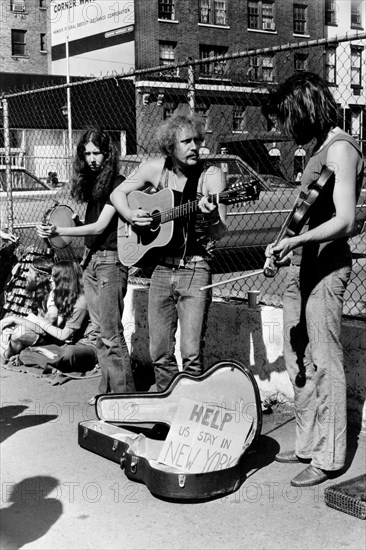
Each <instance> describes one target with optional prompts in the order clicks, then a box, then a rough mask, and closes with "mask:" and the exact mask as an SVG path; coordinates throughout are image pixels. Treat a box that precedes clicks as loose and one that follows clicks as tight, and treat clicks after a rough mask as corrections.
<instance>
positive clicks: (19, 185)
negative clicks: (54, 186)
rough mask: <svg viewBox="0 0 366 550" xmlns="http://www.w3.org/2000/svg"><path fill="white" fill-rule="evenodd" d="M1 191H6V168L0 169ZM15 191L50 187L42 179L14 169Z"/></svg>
mask: <svg viewBox="0 0 366 550" xmlns="http://www.w3.org/2000/svg"><path fill="white" fill-rule="evenodd" d="M0 187H1V191H6V178H5V170H1V171H0ZM12 189H13V191H15V192H16V191H48V190H49V189H50V188H49V187H48V185H46V184H44V183H43V182H42V181H41V180H39V179H36V178H34V177H32V176H31V175H30V174H27V173H26V172H24V171H21V170H19V171H12Z"/></svg>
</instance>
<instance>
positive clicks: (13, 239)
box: [0, 229, 19, 243]
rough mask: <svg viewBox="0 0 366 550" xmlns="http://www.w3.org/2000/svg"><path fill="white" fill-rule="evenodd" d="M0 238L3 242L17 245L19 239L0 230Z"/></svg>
mask: <svg viewBox="0 0 366 550" xmlns="http://www.w3.org/2000/svg"><path fill="white" fill-rule="evenodd" d="M0 237H1V238H2V239H4V241H10V242H12V243H17V242H18V241H19V237H17V236H16V235H14V233H7V232H6V231H3V230H2V229H0Z"/></svg>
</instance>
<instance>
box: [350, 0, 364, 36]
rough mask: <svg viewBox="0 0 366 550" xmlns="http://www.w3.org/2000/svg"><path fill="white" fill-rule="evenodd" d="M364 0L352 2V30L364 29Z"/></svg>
mask: <svg viewBox="0 0 366 550" xmlns="http://www.w3.org/2000/svg"><path fill="white" fill-rule="evenodd" d="M361 14H362V0H351V28H352V29H362V28H363V26H362V15H361Z"/></svg>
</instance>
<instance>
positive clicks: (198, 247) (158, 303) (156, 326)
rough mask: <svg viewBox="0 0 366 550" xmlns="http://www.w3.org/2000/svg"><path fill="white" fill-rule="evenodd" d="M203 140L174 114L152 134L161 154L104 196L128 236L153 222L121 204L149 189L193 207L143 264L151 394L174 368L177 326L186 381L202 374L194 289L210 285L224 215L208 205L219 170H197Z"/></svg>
mask: <svg viewBox="0 0 366 550" xmlns="http://www.w3.org/2000/svg"><path fill="white" fill-rule="evenodd" d="M203 140H204V132H203V126H202V122H201V121H200V119H199V118H198V117H197V116H196V115H186V114H177V115H175V116H173V117H171V118H169V119H167V120H166V121H164V122H163V124H162V125H161V126H160V127H159V128H158V131H157V142H158V145H159V148H160V151H161V153H162V157H160V158H152V159H150V160H148V161H146V162H144V163H143V164H141V166H140V167H139V169H138V170H137V172H134V173H133V174H132V175H131V176H130V177H129V178H127V179H126V180H125V181H124V182H123V183H122V184H121V185H119V186H118V187H117V188H116V189H115V190H114V191H113V193H112V194H111V201H112V204H113V205H114V207H115V209H116V210H117V212H119V214H120V215H121V216H122V217H123V218H124V219H125V220H126V221H127V222H128V223H129V224H131V226H132V228H135V229H138V230H141V231H142V235H143V229H144V228H147V229H148V228H149V227H151V224H152V222H153V218H152V216H151V213H150V212H147V211H146V210H144V209H143V208H136V209H132V210H131V208H130V206H129V202H128V196H129V194H130V193H131V192H133V191H143V190H145V189H147V188H149V187H150V188H151V189H152V191H153V192H155V191H159V190H162V189H164V188H168V189H172V190H174V191H176V192H178V196H181V199H180V203H181V204H183V203H186V202H187V201H191V200H197V197H199V203H198V211H197V213H195V214H190V215H187V216H186V217H183V218H182V219H181V220H180V222H179V223H178V224H177V229H175V231H174V235H177V236H178V238H177V239H175V238H173V240H172V241H171V242H169V243H168V244H167V245H166V246H162V247H157V248H156V249H155V250H154V251H153V256H154V257H153V258H152V255H151V254H149V258H150V259H149V262H150V263H151V264H152V265H154V266H155V268H154V271H153V274H152V277H151V284H150V290H149V306H148V308H149V309H148V318H149V337H150V355H151V359H152V362H153V366H154V370H155V379H156V387H157V390H158V391H161V390H163V389H165V388H166V386H167V385H168V384H169V382H170V381H171V379H172V378H173V376H174V375H175V374H177V373H178V364H177V360H176V357H175V336H176V331H177V323H178V320H179V324H180V332H181V341H180V351H181V356H182V363H183V370H184V371H185V372H187V373H190V374H193V375H199V374H201V373H202V372H203V348H204V337H205V331H206V322H207V314H208V309H209V305H210V302H211V291H210V290H206V291H200V288H201V287H202V286H205V285H209V284H210V282H211V268H210V257H211V254H210V253H211V250H212V247H213V245H214V241H215V240H217V239H220V238H221V237H222V236H223V234H224V233H225V231H226V224H225V221H226V210H225V207H224V206H223V205H222V204H218V205H214V204H212V203H211V202H210V201H209V200H208V195H209V194H217V193H220V191H222V190H223V189H224V188H225V177H224V174H223V172H222V171H221V169H220V168H217V167H213V166H211V167H205V166H204V163H203V162H201V161H200V158H199V149H200V147H201V145H202V143H203Z"/></svg>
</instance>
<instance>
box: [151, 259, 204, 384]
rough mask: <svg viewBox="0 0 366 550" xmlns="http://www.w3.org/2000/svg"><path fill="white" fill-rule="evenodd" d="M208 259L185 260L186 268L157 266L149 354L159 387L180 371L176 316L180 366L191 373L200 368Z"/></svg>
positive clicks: (196, 372)
mask: <svg viewBox="0 0 366 550" xmlns="http://www.w3.org/2000/svg"><path fill="white" fill-rule="evenodd" d="M210 283H211V270H210V267H209V265H208V264H207V262H205V261H200V262H192V263H188V264H187V265H186V267H185V268H170V267H163V266H157V267H156V268H155V270H154V273H153V275H152V277H151V284H150V291H149V313H148V317H149V335H150V355H151V360H152V362H153V365H154V370H155V380H156V387H157V390H158V391H162V390H164V389H165V388H166V386H167V385H168V384H169V382H170V381H171V379H172V378H173V377H174V376H175V375H176V374H177V373H178V372H179V370H178V364H177V360H176V357H175V342H176V337H175V335H176V331H177V326H178V320H179V325H180V351H181V356H182V363H183V370H184V371H185V372H187V373H190V374H193V375H199V374H201V373H202V372H203V350H204V339H205V333H206V325H207V315H208V309H209V306H210V303H211V296H212V293H211V290H210V289H207V290H200V287H202V286H206V285H209V284H210Z"/></svg>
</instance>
